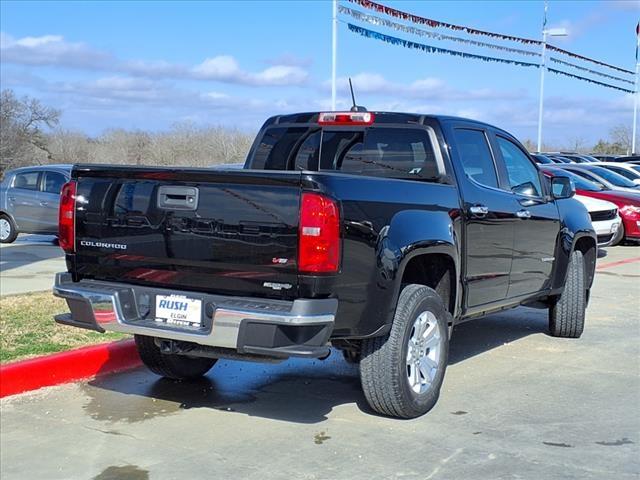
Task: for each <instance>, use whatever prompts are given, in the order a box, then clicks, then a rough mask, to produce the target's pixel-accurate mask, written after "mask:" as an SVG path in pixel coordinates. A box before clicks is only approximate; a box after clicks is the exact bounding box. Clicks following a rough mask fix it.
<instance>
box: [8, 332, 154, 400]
mask: <svg viewBox="0 0 640 480" xmlns="http://www.w3.org/2000/svg"><path fill="white" fill-rule="evenodd" d="M141 364H142V361H141V360H140V357H139V356H138V351H137V349H136V345H135V342H134V341H133V339H130V340H119V341H117V342H110V343H102V344H100V345H90V346H88V347H82V348H78V349H75V350H69V351H67V352H60V353H54V354H52V355H45V356H43V357H38V358H32V359H29V360H22V361H19V362H15V363H10V364H7V365H0V398H2V397H6V396H9V395H15V394H17V393H22V392H27V391H30V390H37V389H39V388H42V387H50V386H52V385H60V384H62V383H69V382H76V381H78V380H83V379H87V378H93V377H97V376H100V375H105V374H107V373H114V372H119V371H122V370H129V369H131V368H135V367H137V366H139V365H141Z"/></svg>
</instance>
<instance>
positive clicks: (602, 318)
mask: <svg viewBox="0 0 640 480" xmlns="http://www.w3.org/2000/svg"><path fill="white" fill-rule="evenodd" d="M16 245H18V244H16ZM2 253H3V257H4V255H5V249H4V248H3V251H2ZM605 253H606V255H605ZM46 261H47V260H44V261H43V262H46ZM43 264H44V263H43ZM16 270H18V271H19V270H20V269H16ZM6 275H12V273H11V271H6V270H4V269H3V272H2V276H3V283H4V285H6V284H7V282H6V278H7V277H6ZM639 279H640V255H639V252H638V250H637V248H636V247H630V246H627V247H625V246H622V247H615V248H610V249H608V250H607V251H606V252H601V258H599V260H598V273H597V276H596V281H595V286H594V290H593V294H592V297H591V304H590V307H589V310H588V315H587V327H586V330H585V333H584V335H583V336H582V338H581V339H579V340H569V339H560V338H552V337H550V336H548V335H547V334H546V327H547V314H546V311H543V310H534V309H528V308H519V309H517V310H512V311H507V312H504V313H501V314H498V315H492V316H490V317H488V318H486V319H483V320H477V321H473V322H469V323H466V324H464V325H461V326H459V327H457V328H456V330H455V332H454V335H453V339H452V347H451V354H450V365H449V369H448V371H447V378H446V379H445V384H444V388H443V391H442V395H441V398H440V401H439V403H438V404H437V405H436V407H435V408H434V409H433V410H432V411H431V412H430V413H428V414H427V415H425V416H424V417H421V418H418V419H415V420H410V421H402V420H394V419H388V418H382V417H378V416H375V415H373V414H372V413H370V411H369V410H368V407H367V406H366V402H365V401H364V398H363V396H362V393H361V391H360V384H359V378H358V372H357V369H356V368H355V367H353V366H351V365H349V364H347V363H345V362H344V361H343V360H342V357H341V356H340V355H339V353H337V352H334V353H333V354H332V355H331V356H330V357H329V359H327V360H325V361H310V360H291V361H287V362H284V363H281V364H277V365H270V364H253V363H241V362H232V361H220V362H219V363H218V365H216V367H215V368H213V369H212V371H211V372H210V373H209V375H208V376H207V377H206V378H205V379H203V380H201V381H198V382H196V383H191V384H189V383H177V382H172V381H167V380H160V379H159V378H158V377H155V376H153V375H152V374H150V373H148V372H147V371H145V370H144V369H138V370H134V371H130V372H127V373H121V374H117V375H113V376H109V377H103V378H100V379H97V380H92V381H89V382H86V383H78V384H70V385H64V386H60V387H54V388H48V389H44V390H40V391H37V392H33V393H28V394H23V395H18V396H14V397H9V398H5V399H3V400H2V416H1V428H2V437H1V438H2V442H1V445H0V447H1V448H0V452H1V464H2V478H3V479H6V480H9V479H24V478H29V479H102V480H104V479H114V478H127V479H154V480H156V479H175V478H196V477H202V476H204V475H205V473H206V475H207V476H209V477H210V478H256V479H257V478H260V479H262V478H269V479H275V478H306V479H315V478H318V479H321V478H322V479H337V478H344V479H358V478H362V479H365V478H366V479H371V478H408V479H414V478H415V479H433V478H438V479H445V478H446V479H454V478H491V479H497V478H531V479H533V478H535V479H541V478H544V479H552V478H580V479H586V478H594V479H606V478H611V479H626V478H629V479H630V478H638V474H639V472H640V437H639V432H640V415H639V413H640V375H639V374H640V318H639V313H638V312H639V310H640V308H639V307H640V303H639V302H640V300H639V298H640V282H639ZM3 288H4V287H3Z"/></svg>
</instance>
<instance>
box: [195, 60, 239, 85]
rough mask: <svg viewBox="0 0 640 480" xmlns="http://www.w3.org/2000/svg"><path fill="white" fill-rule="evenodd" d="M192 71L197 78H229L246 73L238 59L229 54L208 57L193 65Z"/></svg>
mask: <svg viewBox="0 0 640 480" xmlns="http://www.w3.org/2000/svg"><path fill="white" fill-rule="evenodd" d="M192 72H193V73H194V75H195V76H196V77H197V78H203V79H207V80H229V79H232V78H234V77H235V78H240V77H241V76H243V75H244V73H243V72H242V71H241V70H240V65H238V62H237V61H236V59H235V58H233V57H231V56H229V55H220V56H217V57H213V58H207V59H206V60H205V61H204V62H202V63H201V64H200V65H196V66H195V67H193V69H192Z"/></svg>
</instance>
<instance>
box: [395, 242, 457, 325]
mask: <svg viewBox="0 0 640 480" xmlns="http://www.w3.org/2000/svg"><path fill="white" fill-rule="evenodd" d="M454 250H455V249H454V247H453V245H433V246H429V247H421V248H415V249H414V250H412V251H411V252H410V253H409V254H407V255H406V256H405V257H404V258H403V259H402V261H401V262H400V265H399V268H398V276H397V280H396V285H395V291H394V297H393V299H394V305H396V304H397V302H398V298H399V296H400V291H401V289H402V286H403V285H405V284H412V283H413V284H420V285H426V286H427V287H430V288H432V289H433V290H435V291H436V292H437V293H438V294H439V295H440V297H441V298H442V301H443V302H444V304H445V308H446V309H447V310H448V311H449V313H451V315H452V317H453V318H455V317H456V315H457V313H458V309H459V294H460V292H461V287H460V285H459V280H458V279H459V278H460V276H459V265H458V262H457V260H456V258H457V256H456V255H455V253H454Z"/></svg>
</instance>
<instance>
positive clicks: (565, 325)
mask: <svg viewBox="0 0 640 480" xmlns="http://www.w3.org/2000/svg"><path fill="white" fill-rule="evenodd" d="M586 308H587V289H586V278H585V268H584V258H583V256H582V252H581V251H579V250H575V251H574V252H573V253H572V254H571V258H570V259H569V268H568V269H567V279H566V281H565V285H564V290H563V292H562V294H561V295H560V296H559V297H558V298H557V300H556V302H555V303H554V304H553V305H551V306H550V307H549V333H551V335H552V336H554V337H565V338H579V337H580V335H582V332H583V331H584V317H585V311H586Z"/></svg>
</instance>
